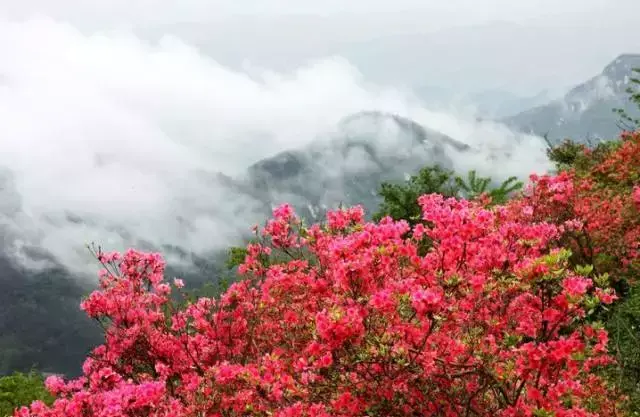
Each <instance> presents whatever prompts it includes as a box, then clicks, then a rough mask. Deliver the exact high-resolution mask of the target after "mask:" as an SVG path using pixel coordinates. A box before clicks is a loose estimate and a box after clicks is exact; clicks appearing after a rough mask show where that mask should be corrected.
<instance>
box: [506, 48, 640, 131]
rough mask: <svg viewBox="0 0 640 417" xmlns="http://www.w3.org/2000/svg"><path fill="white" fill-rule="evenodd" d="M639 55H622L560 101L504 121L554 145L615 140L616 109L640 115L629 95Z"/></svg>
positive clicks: (618, 128)
mask: <svg viewBox="0 0 640 417" xmlns="http://www.w3.org/2000/svg"><path fill="white" fill-rule="evenodd" d="M634 68H640V54H624V55H620V56H619V57H618V58H616V59H615V60H614V61H613V62H611V63H610V64H609V65H607V66H606V67H605V68H604V70H603V71H602V72H601V73H600V74H598V75H596V76H595V77H593V78H591V79H590V80H588V81H586V82H584V83H582V84H578V85H576V86H575V87H574V88H572V89H571V90H570V91H569V92H567V93H566V94H565V95H564V96H563V97H561V98H560V99H557V100H554V101H551V102H549V103H547V104H544V105H541V106H538V107H534V108H532V109H529V110H526V111H523V112H521V113H518V114H516V115H514V116H510V117H506V118H503V119H501V121H502V122H503V123H505V124H506V125H508V126H510V127H512V128H514V129H518V130H520V131H522V132H526V133H533V134H535V135H539V136H544V135H547V137H548V138H549V139H550V140H551V141H552V142H558V141H562V140H563V139H566V138H570V139H573V140H576V141H579V142H594V141H600V140H608V139H612V138H616V137H617V135H618V134H619V132H620V127H619V125H618V123H617V122H618V116H617V115H616V114H614V113H613V109H614V108H624V109H625V110H626V111H627V112H629V113H630V114H634V115H638V107H637V106H635V105H634V104H633V103H631V102H630V101H629V94H628V93H627V92H626V90H627V88H628V87H629V86H630V78H632V77H633V71H632V70H633V69H634Z"/></svg>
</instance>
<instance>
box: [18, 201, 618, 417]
mask: <svg viewBox="0 0 640 417" xmlns="http://www.w3.org/2000/svg"><path fill="white" fill-rule="evenodd" d="M419 203H420V207H421V208H422V219H423V220H424V221H425V222H428V224H429V225H430V227H429V228H426V227H425V226H424V225H423V224H417V225H415V226H414V227H413V228H411V227H410V226H409V224H408V223H407V222H406V221H398V222H395V221H393V220H391V219H390V218H384V219H382V220H381V221H380V222H379V223H377V224H376V223H365V222H364V221H363V217H364V213H363V211H362V210H361V209H360V208H357V207H356V208H352V209H345V210H340V211H336V212H330V213H329V214H328V216H327V224H326V225H325V226H319V225H315V226H312V227H310V228H304V227H302V226H301V225H300V222H299V221H298V219H297V218H296V217H295V215H294V213H293V211H292V210H291V208H290V207H289V206H282V207H280V208H278V209H277V210H275V213H274V219H273V220H271V221H270V222H269V223H268V224H267V226H266V227H265V229H264V230H263V236H264V238H265V239H266V240H265V243H260V244H252V245H250V246H249V247H248V248H247V256H246V258H245V261H244V263H243V264H242V265H240V267H239V272H240V273H241V274H243V276H244V279H243V280H242V281H240V282H237V283H234V284H232V285H231V286H230V288H229V289H228V290H227V291H226V292H225V293H224V294H223V295H222V296H221V297H220V298H219V299H212V298H200V299H199V300H197V301H196V302H194V303H188V305H187V306H186V307H185V308H184V309H181V310H179V309H177V308H176V306H175V304H174V303H173V301H172V296H171V293H172V292H175V291H177V290H179V289H180V288H181V287H182V285H183V283H182V282H181V281H175V282H174V283H173V284H174V285H173V286H171V285H169V284H168V283H167V282H165V281H164V279H163V271H164V263H163V261H162V259H161V257H160V256H159V255H157V254H144V253H139V252H136V251H133V250H131V251H129V252H127V253H126V254H125V255H124V256H123V257H120V255H119V254H102V253H100V254H99V258H100V260H101V261H102V262H104V263H105V265H108V268H106V270H105V271H103V272H102V274H101V289H100V290H99V291H96V292H94V293H93V294H92V295H91V296H90V297H89V298H88V299H87V300H86V301H85V302H84V303H83V309H84V310H85V311H86V312H87V314H89V315H90V316H91V317H93V318H95V319H97V320H99V321H101V322H102V323H103V325H104V327H105V333H106V341H105V344H104V345H102V346H100V347H98V348H97V349H95V351H94V352H93V353H92V355H91V357H90V358H88V359H87V361H86V362H85V365H84V376H83V377H82V378H79V379H77V380H73V381H70V382H68V383H65V382H63V381H62V380H61V379H59V378H56V377H53V378H50V379H48V380H47V386H48V387H49V389H50V390H51V391H52V393H54V394H55V395H56V396H57V398H58V399H57V400H56V402H55V403H54V405H53V406H52V407H51V408H49V407H46V406H44V405H43V404H41V403H35V404H34V405H32V406H31V407H30V408H23V409H21V410H20V411H19V413H18V415H19V416H22V417H26V416H38V417H44V416H46V417H62V416H65V417H80V416H97V417H100V416H125V415H127V416H151V415H153V416H240V415H243V416H245V415H252V416H282V417H285V416H317V417H320V416H362V415H371V416H418V415H434V416H435V415H443V416H463V415H464V416H467V415H478V416H489V415H501V416H531V415H534V416H551V415H557V416H586V415H594V414H595V415H600V416H613V415H617V413H618V408H619V402H618V397H617V396H616V394H615V392H614V391H612V389H611V388H610V387H609V386H608V384H607V381H606V380H605V379H604V378H602V377H601V376H599V374H598V372H597V371H598V370H599V369H601V368H602V367H604V366H606V365H608V364H609V363H610V362H611V358H610V356H609V355H608V353H607V342H608V338H607V332H606V330H604V329H603V328H602V326H600V325H598V324H588V323H586V322H585V319H584V317H585V315H588V312H589V311H590V310H593V309H594V308H595V307H596V306H597V305H599V304H600V303H601V302H604V303H609V302H611V301H612V299H613V295H612V293H611V290H610V289H609V288H607V283H606V279H603V278H602V277H600V276H595V277H593V278H590V277H589V274H591V272H590V271H589V269H588V268H586V267H582V268H573V267H572V266H571V265H570V262H569V260H570V258H571V252H570V251H568V250H565V249H561V248H558V247H557V242H558V237H559V236H561V235H562V230H561V229H560V228H559V227H558V226H556V225H553V224H550V223H534V222H531V221H529V219H528V218H527V217H526V216H521V215H520V211H518V210H517V208H518V206H511V205H507V206H506V207H500V206H498V207H495V208H486V207H483V206H482V204H481V203H475V202H469V201H464V200H463V201H458V200H456V199H453V198H450V199H446V198H444V197H442V196H440V195H436V194H431V195H425V196H422V197H420V199H419ZM425 238H429V239H430V241H431V242H432V246H431V249H430V250H429V252H428V253H427V254H425V255H424V256H420V255H419V254H418V246H419V244H420V242H421V241H422V240H423V239H425ZM589 413H591V414H589Z"/></svg>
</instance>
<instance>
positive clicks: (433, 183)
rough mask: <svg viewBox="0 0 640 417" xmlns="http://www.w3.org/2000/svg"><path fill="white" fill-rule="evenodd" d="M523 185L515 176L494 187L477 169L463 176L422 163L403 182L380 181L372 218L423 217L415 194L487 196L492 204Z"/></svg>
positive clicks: (413, 221) (415, 220) (410, 219)
mask: <svg viewBox="0 0 640 417" xmlns="http://www.w3.org/2000/svg"><path fill="white" fill-rule="evenodd" d="M522 186H523V183H522V182H519V181H518V179H517V178H516V177H511V178H508V179H507V180H505V181H504V182H502V183H501V184H500V185H498V186H497V187H496V186H493V183H492V181H491V178H484V177H479V176H478V175H477V173H476V171H470V172H469V173H468V175H467V178H466V179H465V178H462V177H460V176H458V175H456V174H455V173H454V172H453V171H451V170H447V169H444V168H441V167H439V166H430V167H425V168H423V169H421V170H420V171H419V172H418V174H417V175H414V176H412V177H410V178H409V179H408V180H407V181H406V182H405V183H403V184H393V183H382V185H381V186H380V190H379V192H378V194H379V195H380V196H381V197H382V199H383V201H382V203H381V204H380V207H379V209H378V211H377V212H376V213H374V215H373V219H374V220H376V221H379V220H380V219H382V218H383V217H385V216H390V217H391V218H393V219H394V220H401V219H402V220H406V221H408V222H409V223H410V224H412V225H413V224H416V223H420V222H421V221H422V220H421V214H422V213H421V209H420V206H419V205H418V197H420V196H421V195H424V194H431V193H437V194H441V195H443V196H445V197H455V198H466V199H478V198H482V197H484V196H488V197H489V198H490V201H491V204H503V203H505V202H506V201H507V199H508V198H509V196H511V195H513V193H514V192H516V191H518V190H520V189H521V188H522Z"/></svg>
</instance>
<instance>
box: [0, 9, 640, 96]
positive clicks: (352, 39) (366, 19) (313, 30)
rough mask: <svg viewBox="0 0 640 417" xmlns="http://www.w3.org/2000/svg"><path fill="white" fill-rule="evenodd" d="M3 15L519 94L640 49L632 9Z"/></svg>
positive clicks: (268, 61) (234, 61) (232, 56)
mask: <svg viewBox="0 0 640 417" xmlns="http://www.w3.org/2000/svg"><path fill="white" fill-rule="evenodd" d="M0 15H5V16H7V17H9V18H18V19H24V18H25V17H28V16H34V15H44V16H48V17H51V18H54V19H57V20H61V21H66V22H69V23H71V24H72V25H73V26H74V27H77V28H79V29H82V30H84V31H86V32H89V33H90V32H95V31H97V30H102V31H104V30H113V29H115V28H119V29H121V30H122V29H126V30H134V31H136V33H137V34H138V35H139V36H141V37H143V38H151V39H158V38H160V37H161V36H163V35H166V34H172V35H176V36H178V37H180V38H181V39H183V40H185V41H187V42H189V43H191V44H194V45H195V46H197V47H199V48H201V49H202V50H203V51H204V52H205V53H207V54H209V55H211V56H213V57H214V58H215V59H216V60H217V61H219V62H221V63H223V64H226V65H230V66H233V67H234V68H243V66H247V65H249V64H250V65H253V66H261V67H267V68H270V69H275V70H291V69H294V68H296V67H298V66H300V65H303V64H304V63H305V62H308V61H309V60H313V59H319V58H325V57H326V56H333V55H340V56H342V57H344V58H346V59H348V60H349V61H350V63H351V64H353V65H355V66H356V67H357V68H358V69H359V70H361V71H363V73H365V75H366V76H368V77H369V78H371V79H372V80H375V81H379V82H386V83H393V84H396V85H397V84H400V83H404V84H409V85H410V86H411V87H413V86H415V85H418V84H420V85H438V86H442V87H444V88H447V89H449V90H464V91H481V90H483V89H501V90H506V91H510V92H513V93H517V94H520V95H535V94H537V93H538V92H540V91H541V90H544V89H550V90H558V89H564V88H567V87H569V86H571V85H572V84H573V83H575V82H576V80H581V79H585V78H589V77H590V76H592V75H594V74H595V73H597V72H599V71H600V70H601V69H602V68H603V67H604V65H606V64H607V63H608V62H609V61H611V60H612V59H613V58H615V56H617V55H618V54H619V53H622V52H634V51H638V50H640V45H639V43H640V41H638V40H637V39H638V38H637V36H635V35H636V34H635V30H636V22H635V21H634V16H638V15H640V3H639V2H637V1H634V0H583V1H578V0H562V1H557V0H556V1H554V0H519V1H509V0H448V1H441V0H436V1H433V0H396V1H390V0H366V1H365V0H355V1H354V0H352V1H349V2H344V1H338V0H327V1H311V0H261V1H257V0H244V1H241V2H239V1H232V0H172V1H168V0H155V1H152V0H134V1H131V0H92V1H86V0H56V1H49V0H21V1H10V0H2V1H0ZM411 56H415V58H414V59H411Z"/></svg>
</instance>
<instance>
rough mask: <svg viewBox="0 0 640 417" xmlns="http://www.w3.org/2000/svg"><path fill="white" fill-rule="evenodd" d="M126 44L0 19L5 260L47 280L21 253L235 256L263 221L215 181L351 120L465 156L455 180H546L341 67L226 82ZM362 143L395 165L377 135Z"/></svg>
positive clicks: (251, 73) (202, 62) (526, 158)
mask: <svg viewBox="0 0 640 417" xmlns="http://www.w3.org/2000/svg"><path fill="white" fill-rule="evenodd" d="M133 33H134V32H131V31H124V30H105V31H101V32H99V33H87V32H86V31H81V30H79V29H78V28H76V27H75V26H74V25H72V24H70V23H62V22H61V21H59V20H54V19H51V18H46V17H40V18H29V19H27V20H20V19H11V20H6V19H5V20H0V56H1V57H2V59H1V60H0V167H1V168H2V170H1V171H0V178H1V179H2V182H1V183H0V193H1V194H0V227H1V228H2V235H3V238H4V242H3V245H4V250H5V251H6V252H8V253H10V254H11V255H12V256H13V257H14V259H16V260H18V261H20V262H21V263H22V264H23V265H25V266H28V267H32V268H39V267H43V266H46V263H43V257H42V256H40V255H37V256H36V255H34V249H36V250H37V251H38V252H43V251H44V252H46V253H48V254H50V255H51V257H52V258H53V259H55V261H57V262H59V263H61V264H63V265H64V266H66V267H68V268H69V269H70V270H72V271H74V272H77V273H82V272H84V271H86V270H87V265H89V264H92V262H91V258H90V256H89V253H88V252H87V250H86V248H85V244H87V243H90V242H97V243H100V244H102V245H104V246H105V247H106V248H108V249H119V250H122V249H125V248H126V247H129V246H131V245H142V244H145V245H150V246H153V247H157V248H159V247H162V246H163V245H173V246H176V247H179V248H182V249H183V250H185V251H187V252H193V253H196V254H206V253H209V252H210V251H213V250H217V249H221V248H225V247H227V246H229V245H230V244H233V243H237V242H238V240H239V239H240V236H241V233H242V232H243V231H246V230H249V229H250V227H251V225H252V224H254V223H256V222H259V221H261V220H262V219H261V217H260V216H261V214H260V213H261V210H262V209H263V208H262V207H260V203H259V202H258V201H257V200H255V199H252V198H250V197H248V196H246V195H240V194H235V193H233V192H230V191H229V189H228V188H225V187H222V186H221V185H220V184H219V183H218V182H217V181H216V180H215V178H216V175H217V174H218V173H224V174H225V175H228V176H231V177H234V176H240V175H242V173H243V172H244V171H245V169H246V168H247V167H248V166H249V165H250V164H252V163H254V162H256V161H259V160H260V159H261V158H264V157H268V156H272V155H274V154H276V153H278V152H280V151H283V150H288V149H292V148H300V149H304V147H305V146H306V145H308V144H310V143H311V142H312V141H314V140H323V139H322V138H324V137H329V136H330V135H329V133H331V132H333V131H334V130H335V128H336V125H337V123H338V122H339V121H340V120H341V119H342V118H344V117H345V116H348V115H349V114H352V113H355V112H358V111H361V110H379V111H384V112H390V113H394V114H398V115H401V116H405V117H408V118H411V119H413V120H416V121H417V122H419V123H421V124H423V125H425V126H427V127H429V128H431V129H435V130H438V131H441V132H443V133H444V134H447V135H449V136H451V137H453V138H455V139H456V140H458V141H461V142H463V143H466V144H469V145H471V146H472V147H473V149H474V151H473V152H472V153H471V154H469V153H466V154H464V155H462V154H461V155H457V154H451V157H452V158H455V159H454V165H455V167H456V168H457V169H459V170H467V169H479V170H480V172H481V173H485V174H489V175H492V176H494V177H495V178H505V177H507V176H509V175H518V176H520V177H524V176H526V175H528V174H529V173H530V172H532V171H538V172H539V171H543V170H545V169H547V168H548V163H547V162H546V161H545V158H544V149H543V144H542V142H541V140H540V139H539V138H533V137H527V136H521V135H515V134H514V133H513V132H510V131H508V130H507V129H506V128H504V127H501V126H498V125H494V124H491V123H478V122H476V121H475V119H474V118H473V117H470V116H469V115H468V114H465V113H464V112H463V111H460V109H428V108H426V107H425V106H424V104H422V103H421V102H420V101H419V100H418V99H417V98H416V97H415V96H413V95H412V94H411V92H410V91H407V90H406V89H397V88H394V87H393V85H389V84H387V85H382V84H379V83H373V82H371V81H370V80H368V79H367V77H366V76H365V75H364V74H363V72H361V70H360V69H359V68H356V67H355V66H354V65H352V64H351V63H350V62H349V61H347V60H346V59H344V58H341V57H337V56H327V57H325V58H323V59H320V60H314V61H311V62H309V63H308V64H306V65H303V66H300V67H298V68H296V69H293V70H290V71H270V70H265V69H264V68H260V67H252V66H251V65H248V66H246V67H245V70H244V71H239V70H237V69H231V68H228V67H225V66H223V65H221V64H219V63H218V62H217V61H216V60H215V57H213V56H211V55H205V54H204V53H203V52H202V50H200V49H198V48H196V47H194V46H193V45H190V44H188V43H186V42H184V41H183V40H181V39H180V38H179V37H176V36H171V35H168V36H163V37H161V38H160V40H159V41H158V42H148V41H145V40H143V39H140V38H139V37H137V36H136V35H134V34H133ZM444 110H446V111H444ZM375 143H377V144H378V145H379V146H381V148H380V149H382V150H383V151H384V152H393V150H394V148H393V147H390V146H384V145H385V143H384V137H382V136H381V138H378V142H375ZM507 151H508V154H505V152H507ZM328 169H331V167H329V168H328ZM335 169H336V170H340V169H344V167H338V166H336V167H335ZM351 169H353V168H351ZM310 186H311V185H310Z"/></svg>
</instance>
